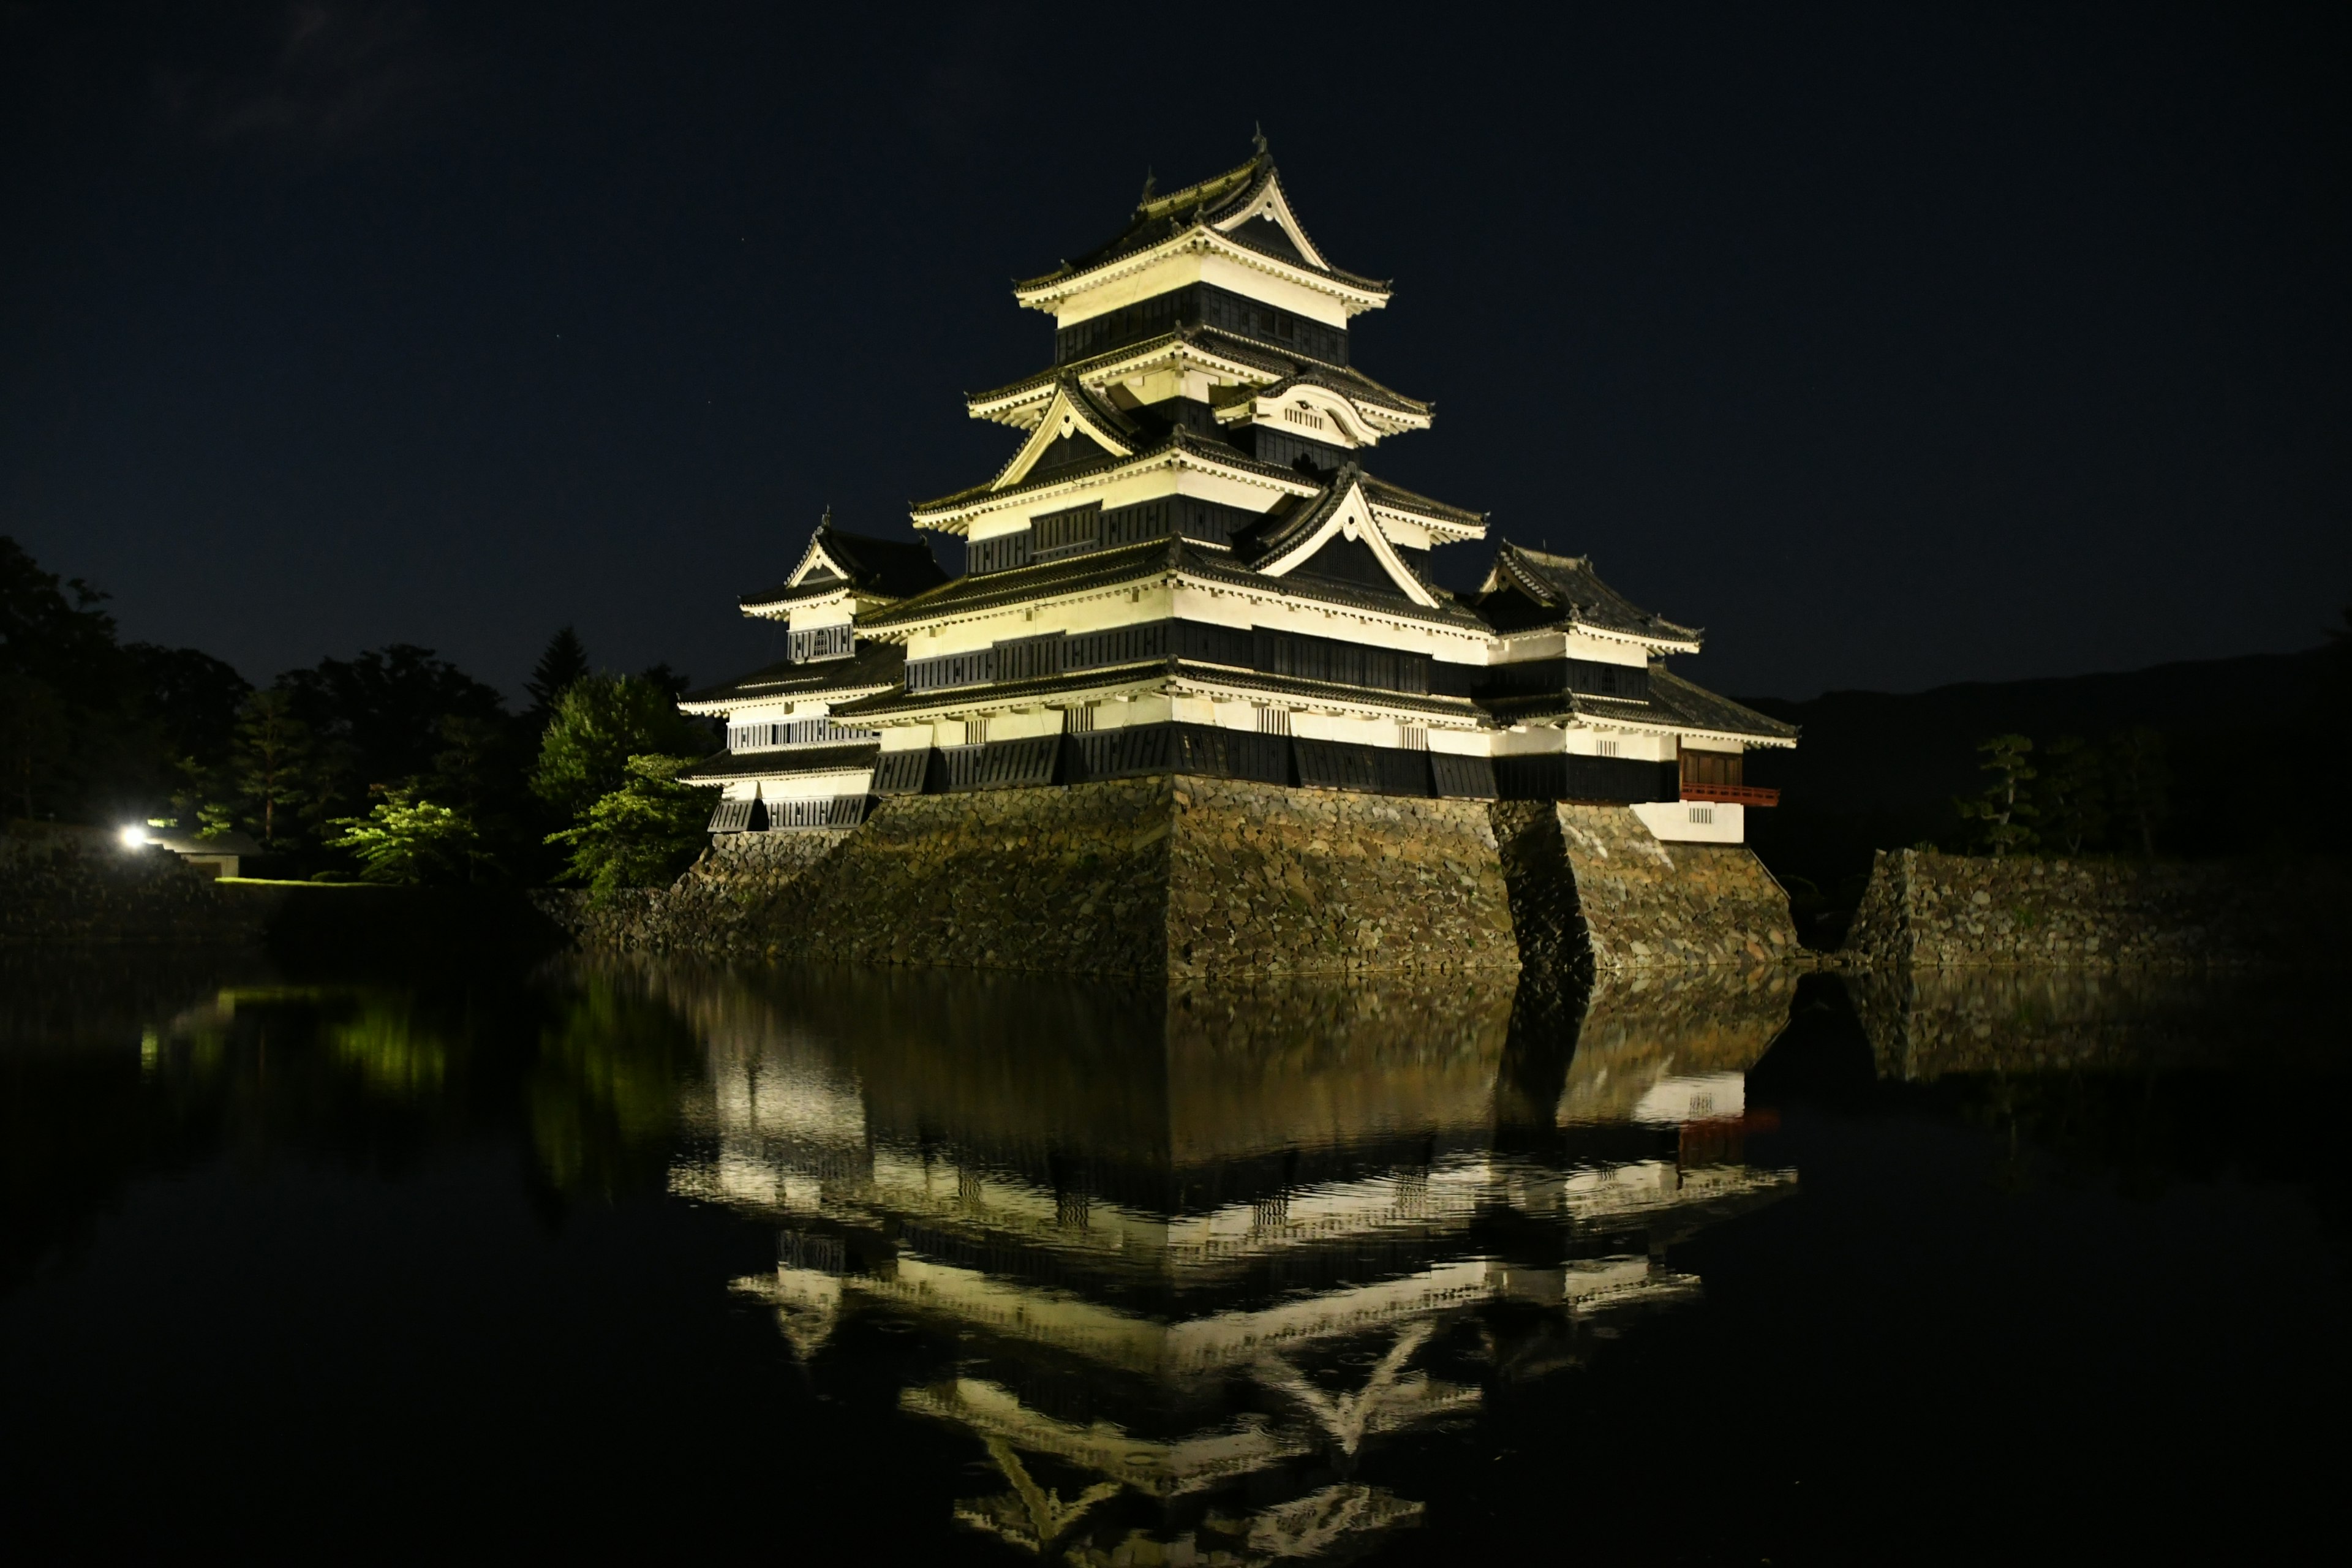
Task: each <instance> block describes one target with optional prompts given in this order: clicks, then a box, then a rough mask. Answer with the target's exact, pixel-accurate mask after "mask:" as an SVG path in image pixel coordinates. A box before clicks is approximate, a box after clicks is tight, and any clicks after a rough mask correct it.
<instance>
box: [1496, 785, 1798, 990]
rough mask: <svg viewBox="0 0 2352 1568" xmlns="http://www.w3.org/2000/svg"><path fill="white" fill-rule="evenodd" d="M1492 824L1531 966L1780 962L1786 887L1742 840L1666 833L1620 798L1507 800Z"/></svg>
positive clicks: (1787, 951) (1793, 935) (1788, 926)
mask: <svg viewBox="0 0 2352 1568" xmlns="http://www.w3.org/2000/svg"><path fill="white" fill-rule="evenodd" d="M1493 811H1494V820H1495V828H1496V837H1497V839H1498V840H1499V841H1500V844H1501V850H1502V858H1503V868H1504V872H1505V875H1506V877H1507V879H1508V881H1509V884H1510V889H1511V912H1512V916H1513V919H1514V921H1515V922H1516V925H1517V931H1518V937H1519V949H1520V952H1521V953H1522V955H1523V956H1524V957H1525V959H1526V961H1527V962H1528V964H1529V966H1530V967H1542V968H1549V969H1561V970H1565V969H1571V968H1579V967H1583V966H1587V965H1589V966H1590V967H1591V968H1592V969H1594V970H1596V971H1612V970H1642V969H1666V968H1684V967H1690V966H1703V965H1716V964H1731V965H1747V966H1754V965H1759V964H1766V963H1783V962H1786V961H1789V960H1790V959H1794V958H1795V957H1797V956H1798V954H1799V952H1800V948H1799V945H1798V942H1797V931H1796V927H1795V924H1794V923H1793V922H1792V921H1791V920H1790V915H1789V896H1788V894H1787V893H1785V892H1783V891H1782V890H1781V888H1780V884H1779V883H1778V882H1776V881H1774V880H1773V879H1772V875H1771V873H1770V872H1769V871H1767V870H1765V868H1764V865H1763V862H1762V861H1760V860H1759V859H1757V858H1756V855H1755V852H1754V851H1753V850H1751V849H1749V848H1748V847H1746V846H1745V845H1737V844H1664V843H1661V842H1659V841H1658V839H1657V838H1656V837H1654V836H1653V835H1652V834H1651V832H1650V830H1649V829H1648V828H1647V827H1646V826H1643V823H1642V819H1641V818H1640V817H1638V816H1634V815H1633V812H1632V811H1631V810H1629V809H1627V808H1626V807H1624V806H1621V805H1575V804H1570V803H1561V804H1558V805H1555V804H1553V803H1551V802H1549V801H1505V802H1502V803H1500V804H1498V805H1496V806H1495V807H1494V808H1493Z"/></svg>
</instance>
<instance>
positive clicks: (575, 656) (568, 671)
mask: <svg viewBox="0 0 2352 1568" xmlns="http://www.w3.org/2000/svg"><path fill="white" fill-rule="evenodd" d="M587 675H588V646H587V645H586V644H585V643H583V642H582V641H581V640H580V634H579V633H578V632H576V631H573V630H572V628H571V627H570V626H558V627H557V628H556V631H555V635H554V636H553V637H550V638H548V639H547V647H545V648H543V649H541V652H540V656H539V662H538V663H537V664H536V665H534V666H532V667H531V671H530V679H529V680H527V681H525V682H524V683H523V689H524V690H525V691H528V692H529V693H530V709H529V710H527V711H526V712H525V714H524V717H525V718H526V719H527V720H529V721H530V727H531V729H532V730H533V731H542V730H545V729H546V728H547V721H549V720H550V719H551V718H553V717H554V716H555V703H556V700H557V699H558V698H560V697H562V695H563V694H564V693H565V692H567V691H569V690H571V689H572V687H574V686H576V685H578V684H579V683H580V682H581V681H582V680H583V679H586V678H587Z"/></svg>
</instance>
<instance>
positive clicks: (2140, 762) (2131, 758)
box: [2107, 724, 2172, 860]
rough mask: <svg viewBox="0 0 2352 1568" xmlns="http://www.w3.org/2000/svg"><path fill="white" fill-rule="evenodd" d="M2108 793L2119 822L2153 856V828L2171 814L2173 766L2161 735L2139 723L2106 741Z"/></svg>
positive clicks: (2154, 838)
mask: <svg viewBox="0 0 2352 1568" xmlns="http://www.w3.org/2000/svg"><path fill="white" fill-rule="evenodd" d="M2107 758H2108V767H2107V781H2108V784H2107V787H2108V795H2109V798H2110V799H2112V800H2113V801H2114V802H2115V812H2116V819H2117V820H2118V822H2120V823H2121V824H2122V826H2124V828H2125V829H2126V830H2127V831H2128V832H2129V833H2130V834H2131V836H2132V837H2134V838H2136V839H2137V840H2138V841H2139V851H2140V853H2141V854H2143V855H2145V856H2147V858H2149V859H2151V860H2153V859H2155V858H2156V830H2157V828H2158V826H2161V825H2162V824H2163V822H2164V819H2165V818H2166V817H2168V816H2170V815H2171V814H2172V769H2171V767H2170V765H2169V764H2168V763H2167V761H2166V759H2165V754H2164V737H2163V735H2161V734H2160V733H2158V731H2154V730H2151V729H2149V728H2148V727H2147V725H2145V724H2142V725H2140V726H2139V727H2138V728H2137V729H2133V730H2126V731H2124V732H2123V733H2122V734H2120V735H2117V736H2116V737H2115V738H2114V739H2113V740H2112V741H2110V742H2107Z"/></svg>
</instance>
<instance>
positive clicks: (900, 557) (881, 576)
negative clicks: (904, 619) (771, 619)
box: [739, 510, 948, 615]
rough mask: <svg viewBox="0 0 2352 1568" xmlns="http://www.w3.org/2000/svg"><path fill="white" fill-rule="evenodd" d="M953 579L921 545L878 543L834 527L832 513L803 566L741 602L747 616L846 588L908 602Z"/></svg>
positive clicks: (816, 534) (891, 541)
mask: <svg viewBox="0 0 2352 1568" xmlns="http://www.w3.org/2000/svg"><path fill="white" fill-rule="evenodd" d="M947 576H948V574H946V573H945V572H943V571H941V570H940V563H938V562H937V561H936V560H934V559H933V558H932V556H931V547H930V546H929V545H928V544H925V543H923V542H920V541H919V540H899V539H876V538H874V537H873V536H871V535H870V534H864V533H851V532H849V531H846V530H844V529H839V528H835V526H834V525H833V513H832V512H831V511H829V510H828V511H827V512H826V513H825V514H824V517H823V518H822V519H820V520H819V521H818V522H817V525H816V531H815V532H814V533H812V534H810V535H809V542H808V547H807V548H806V549H805V550H803V551H802V552H801V559H800V563H799V564H798V565H797V566H794V567H793V574H792V575H791V576H789V577H787V578H785V579H784V580H783V581H782V583H779V584H776V585H775V586H774V587H772V588H768V589H763V590H762V591H761V592H759V593H756V594H746V595H743V596H742V598H741V600H740V601H739V602H740V604H741V605H742V607H743V612H744V614H746V615H753V614H757V613H759V612H760V611H761V610H772V609H774V608H777V607H780V606H787V605H793V604H795V603H799V602H803V601H805V600H809V599H818V598H823V597H824V595H828V594H837V593H840V592H841V591H842V590H843V589H845V588H846V589H849V590H850V591H852V592H854V593H856V595H859V596H860V597H864V598H872V599H903V598H905V597H906V596H907V595H909V594H919V593H921V592H922V591H923V590H924V589H926V588H929V587H931V586H933V585H934V584H940V583H944V582H946V581H947Z"/></svg>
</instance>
